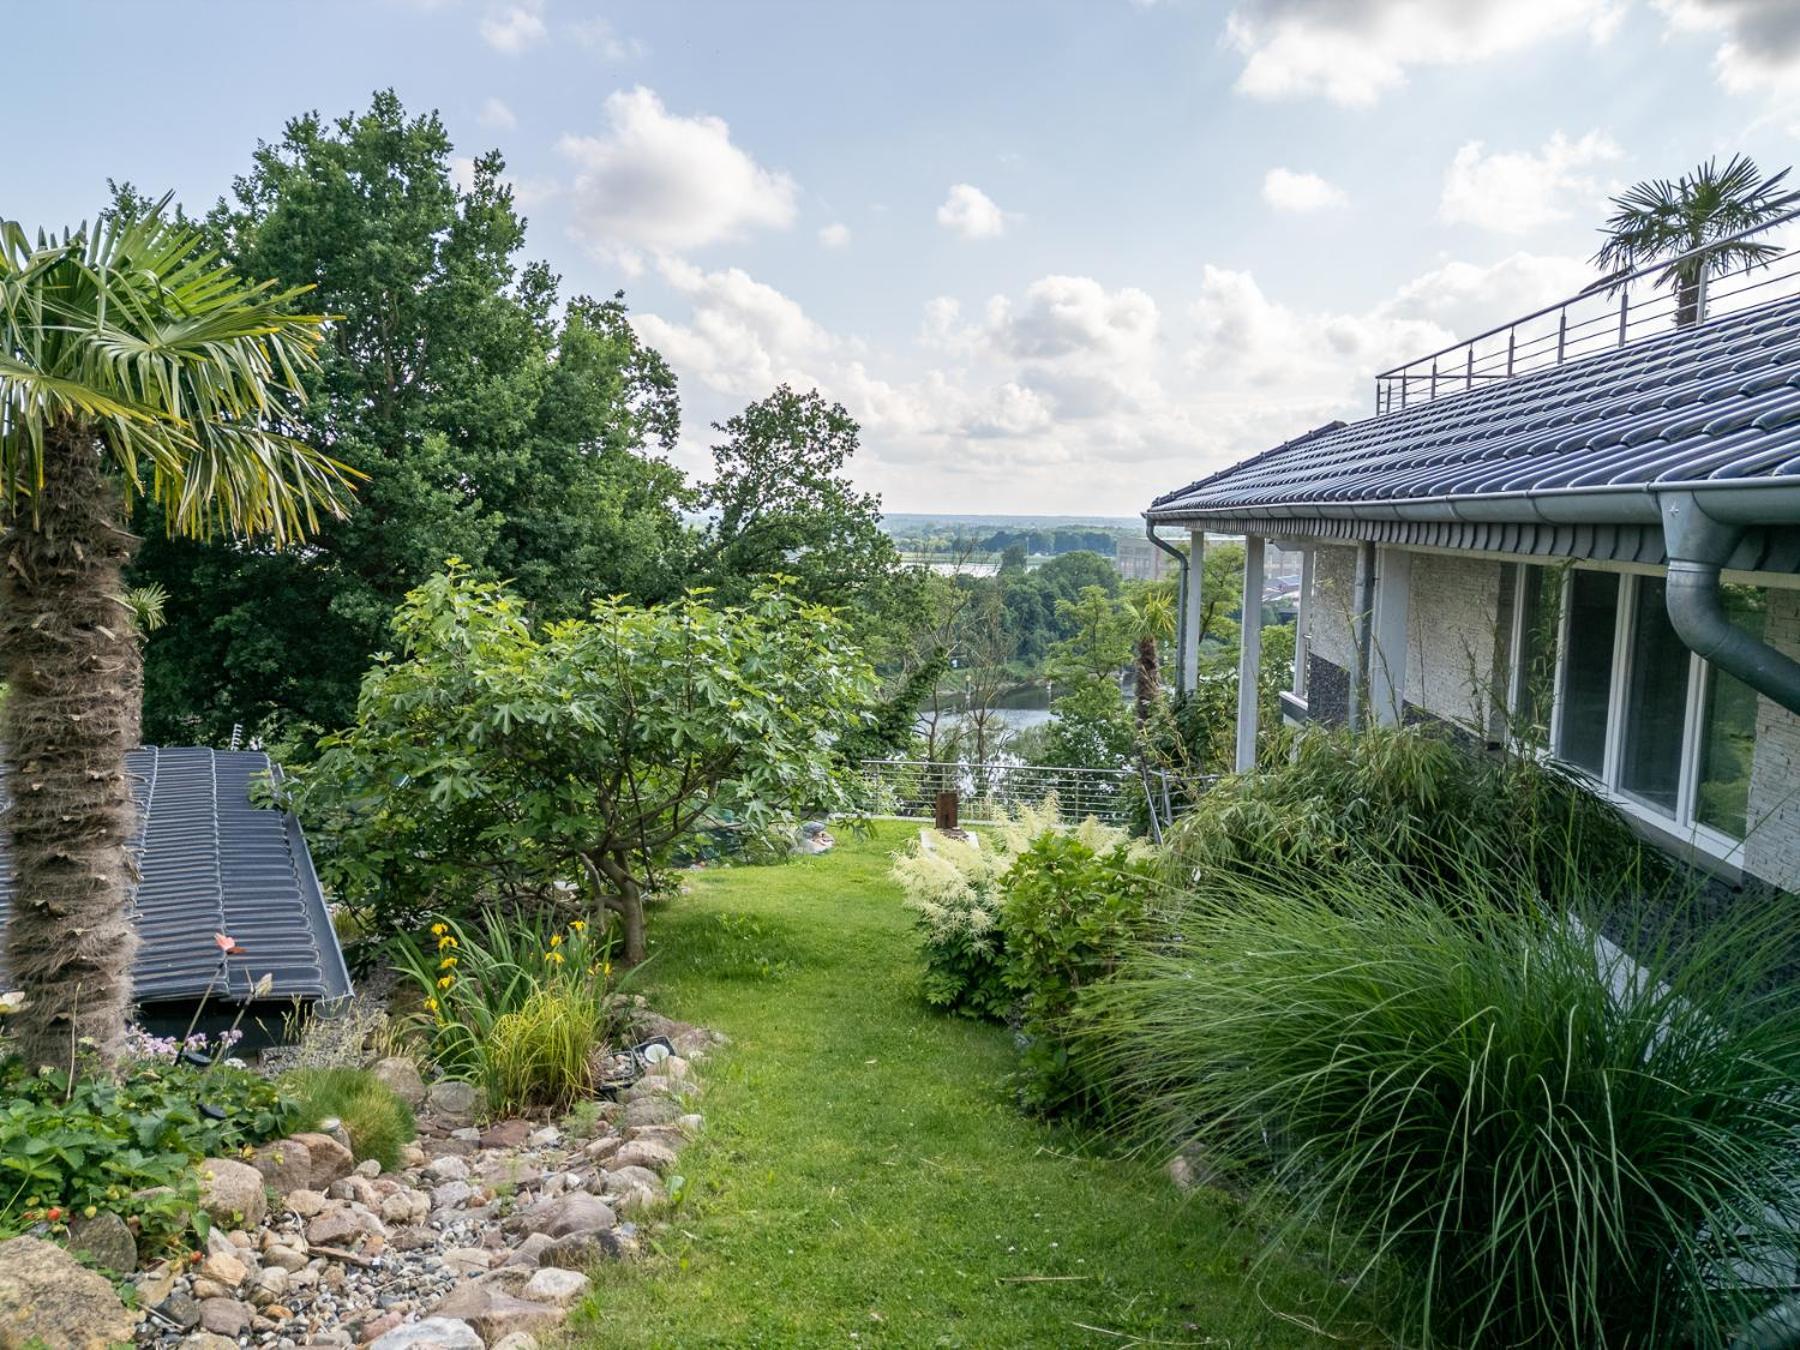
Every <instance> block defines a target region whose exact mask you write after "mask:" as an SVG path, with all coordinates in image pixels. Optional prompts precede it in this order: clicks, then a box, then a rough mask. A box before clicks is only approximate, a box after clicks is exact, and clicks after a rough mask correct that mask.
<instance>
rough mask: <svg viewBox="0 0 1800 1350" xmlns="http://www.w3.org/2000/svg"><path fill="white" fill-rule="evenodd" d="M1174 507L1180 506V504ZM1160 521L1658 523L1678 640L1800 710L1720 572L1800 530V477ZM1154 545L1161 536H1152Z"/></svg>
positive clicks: (1799, 688) (1791, 686)
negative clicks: (1777, 535)
mask: <svg viewBox="0 0 1800 1350" xmlns="http://www.w3.org/2000/svg"><path fill="white" fill-rule="evenodd" d="M1171 505H1172V506H1174V504H1171ZM1148 514H1149V518H1150V528H1151V530H1152V531H1154V530H1155V528H1156V524H1157V522H1158V521H1162V522H1166V523H1172V522H1174V521H1177V520H1183V521H1194V522H1196V523H1198V522H1199V521H1200V520H1203V519H1204V518H1205V517H1206V516H1207V515H1214V514H1217V515H1228V516H1239V517H1243V516H1251V517H1262V518H1266V519H1270V520H1283V519H1288V520H1292V519H1347V520H1453V521H1468V522H1479V523H1499V524H1507V523H1514V522H1517V523H1535V524H1546V525H1650V524H1655V523H1658V522H1660V523H1661V525H1662V532H1663V552H1664V553H1665V554H1666V555H1667V557H1668V560H1669V578H1668V591H1667V597H1668V598H1667V607H1668V612H1669V622H1670V623H1671V624H1673V625H1674V628H1675V632H1676V635H1677V636H1679V637H1680V638H1681V640H1682V642H1683V643H1684V644H1685V645H1686V646H1687V647H1688V648H1689V649H1691V650H1692V651H1695V652H1697V653H1699V654H1700V655H1701V656H1702V657H1704V658H1705V659H1706V660H1708V661H1710V662H1712V663H1713V664H1714V665H1715V666H1717V667H1718V668H1719V669H1721V670H1724V671H1727V672H1728V673H1730V674H1732V675H1735V676H1737V678H1738V679H1740V680H1742V681H1743V682H1744V683H1745V684H1747V685H1749V686H1750V687H1751V688H1752V689H1755V690H1756V691H1757V692H1758V693H1760V694H1762V695H1764V696H1765V697H1767V698H1769V699H1772V700H1773V701H1774V702H1776V703H1779V704H1780V705H1781V706H1782V707H1784V708H1786V709H1787V710H1788V711H1790V712H1796V713H1800V662H1796V661H1795V660H1794V659H1793V658H1791V657H1789V656H1787V655H1785V654H1784V653H1782V652H1779V651H1777V650H1776V649H1775V648H1773V647H1771V646H1769V645H1768V644H1767V643H1765V642H1762V641H1760V640H1759V639H1757V638H1754V637H1752V636H1751V635H1750V634H1748V633H1746V632H1745V631H1744V630H1743V629H1741V628H1738V627H1737V626H1736V625H1734V624H1733V623H1732V622H1731V621H1730V619H1729V618H1728V617H1727V616H1726V614H1725V604H1724V600H1723V598H1722V597H1721V595H1720V593H1719V576H1720V573H1721V572H1722V571H1723V570H1724V569H1725V568H1726V567H1727V566H1728V565H1729V563H1730V559H1731V555H1732V553H1733V551H1734V550H1735V549H1736V548H1737V546H1738V544H1739V543H1740V542H1741V541H1742V539H1743V537H1744V532H1745V531H1746V530H1748V529H1752V528H1757V527H1763V526H1771V525H1800V479H1797V478H1794V477H1792V476H1786V475H1784V476H1780V477H1766V478H1755V479H1747V480H1742V479H1741V480H1735V481H1721V480H1719V479H1704V480H1700V481H1697V482H1665V483H1653V484H1645V485H1643V486H1642V487H1631V488H1621V487H1617V486H1613V485H1595V486H1592V487H1582V488H1570V489H1562V490H1559V491H1548V492H1546V491H1536V490H1514V491H1499V492H1489V493H1480V494H1467V495H1462V494H1458V495H1446V496H1439V497H1431V498H1398V499H1395V500H1392V501H1385V502H1325V501H1320V502H1290V503H1284V504H1281V505H1271V506H1260V505H1258V504H1256V503H1254V502H1243V503H1231V504H1226V505H1221V506H1219V507H1215V508H1212V509H1211V510H1206V511H1194V510H1192V509H1191V508H1190V509H1189V510H1188V511H1186V512H1183V511H1181V510H1180V508H1179V507H1178V506H1175V509H1171V510H1167V512H1166V514H1159V513H1156V512H1155V511H1154V510H1153V511H1152V512H1151V513H1148ZM1152 537H1153V538H1154V535H1152Z"/></svg>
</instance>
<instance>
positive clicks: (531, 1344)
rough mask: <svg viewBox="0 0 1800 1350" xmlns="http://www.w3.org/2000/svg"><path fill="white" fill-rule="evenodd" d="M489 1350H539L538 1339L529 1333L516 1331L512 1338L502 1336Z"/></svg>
mask: <svg viewBox="0 0 1800 1350" xmlns="http://www.w3.org/2000/svg"><path fill="white" fill-rule="evenodd" d="M488 1350H538V1338H537V1337H536V1336H533V1335H532V1334H531V1333H530V1332H529V1331H515V1332H513V1333H512V1334H511V1335H510V1336H502V1337H501V1338H500V1339H499V1340H497V1341H495V1342H494V1343H493V1344H492V1345H490V1346H489V1347H488Z"/></svg>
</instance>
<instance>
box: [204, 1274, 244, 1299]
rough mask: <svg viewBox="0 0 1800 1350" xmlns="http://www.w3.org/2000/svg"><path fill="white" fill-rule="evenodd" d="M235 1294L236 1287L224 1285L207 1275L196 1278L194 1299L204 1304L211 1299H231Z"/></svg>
mask: <svg viewBox="0 0 1800 1350" xmlns="http://www.w3.org/2000/svg"><path fill="white" fill-rule="evenodd" d="M235 1293H237V1286H236V1285H231V1284H222V1283H220V1282H219V1281H218V1280H214V1279H209V1278H207V1277H206V1276H205V1275H196V1276H195V1277H194V1297H195V1298H197V1299H199V1300H200V1301H201V1302H203V1303H204V1302H205V1301H206V1300H207V1299H209V1298H230V1297H231V1296H232V1295H233V1294H235Z"/></svg>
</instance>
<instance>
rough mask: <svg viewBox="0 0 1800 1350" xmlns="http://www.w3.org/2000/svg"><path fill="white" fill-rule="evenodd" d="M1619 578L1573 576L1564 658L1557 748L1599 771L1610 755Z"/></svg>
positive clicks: (1564, 756)
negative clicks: (1608, 727) (1609, 716)
mask: <svg viewBox="0 0 1800 1350" xmlns="http://www.w3.org/2000/svg"><path fill="white" fill-rule="evenodd" d="M1618 605H1619V578H1618V575H1617V574H1616V573H1613V572H1581V571H1577V572H1573V573H1571V574H1570V576H1569V644H1568V645H1569V650H1568V653H1567V656H1566V657H1565V659H1564V662H1563V683H1562V725H1561V728H1560V731H1559V735H1558V737H1557V742H1556V753H1557V755H1558V757H1559V758H1561V759H1563V760H1566V761H1567V762H1568V763H1570V764H1574V765H1576V766H1578V767H1580V768H1583V769H1586V770H1587V771H1588V772H1589V773H1591V774H1594V775H1595V776H1598V775H1599V774H1600V773H1601V771H1602V770H1603V769H1604V767H1605V758H1606V701H1607V695H1608V693H1609V692H1610V690H1611V688H1612V669H1613V627H1614V621H1615V616H1616V615H1617V612H1618Z"/></svg>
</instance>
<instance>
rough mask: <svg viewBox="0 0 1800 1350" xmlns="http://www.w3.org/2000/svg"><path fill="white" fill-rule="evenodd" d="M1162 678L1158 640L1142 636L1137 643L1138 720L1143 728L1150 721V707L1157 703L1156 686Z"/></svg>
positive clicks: (1146, 635)
mask: <svg viewBox="0 0 1800 1350" xmlns="http://www.w3.org/2000/svg"><path fill="white" fill-rule="evenodd" d="M1159 678H1160V672H1159V670H1158V668H1157V659H1156V638H1155V637H1154V636H1152V635H1150V634H1145V635H1142V636H1140V637H1139V638H1138V643H1137V680H1136V691H1137V697H1136V702H1137V720H1138V724H1139V725H1140V726H1141V725H1143V724H1144V723H1145V722H1147V721H1149V720H1150V706H1151V705H1152V704H1153V703H1155V702H1156V686H1157V682H1158V680H1159Z"/></svg>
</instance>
